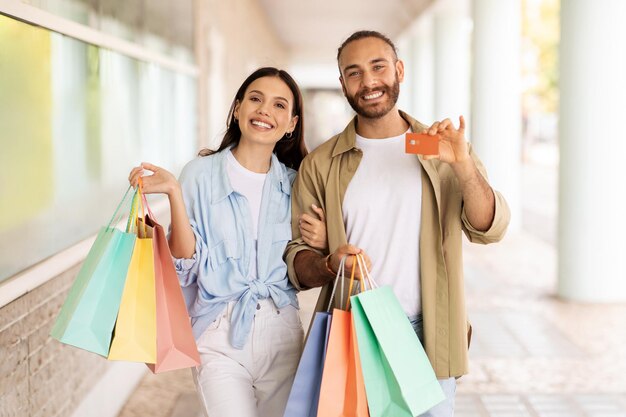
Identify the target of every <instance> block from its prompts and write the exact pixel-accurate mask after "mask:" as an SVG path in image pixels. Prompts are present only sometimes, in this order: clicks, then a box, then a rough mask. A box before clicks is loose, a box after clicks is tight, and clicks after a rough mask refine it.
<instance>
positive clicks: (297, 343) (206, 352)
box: [193, 299, 304, 417]
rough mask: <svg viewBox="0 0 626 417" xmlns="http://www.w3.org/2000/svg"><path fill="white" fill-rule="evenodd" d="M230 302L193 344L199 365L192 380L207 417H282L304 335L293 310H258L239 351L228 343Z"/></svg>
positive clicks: (267, 303) (265, 305)
mask: <svg viewBox="0 0 626 417" xmlns="http://www.w3.org/2000/svg"><path fill="white" fill-rule="evenodd" d="M233 306H234V302H231V303H229V304H228V306H227V308H226V309H225V310H224V312H223V313H222V314H221V315H220V316H219V317H218V318H217V319H216V320H215V321H214V322H213V323H212V324H211V325H209V327H208V328H207V330H206V331H205V332H204V333H203V334H202V335H201V336H200V338H199V339H198V340H197V344H198V351H199V352H200V359H201V365H200V366H198V367H197V368H196V369H195V370H194V372H193V374H194V379H195V382H196V387H197V389H198V393H199V394H200V399H201V401H202V404H203V405H204V409H205V414H206V416H207V417H232V416H237V417H282V415H283V413H284V411H285V406H286V404H287V398H288V397H289V391H290V390H291V384H292V382H293V377H294V375H295V373H296V369H297V367H298V361H299V359H300V354H301V353H302V343H303V337H304V333H303V330H302V322H301V321H300V317H299V315H298V310H297V309H295V308H294V307H293V306H287V307H283V308H281V309H277V308H276V306H275V305H274V302H273V301H272V300H271V299H266V300H261V301H260V302H259V304H258V305H257V310H256V315H255V317H254V323H253V325H252V330H251V332H250V336H249V337H248V341H247V342H246V345H245V346H244V348H243V349H242V350H239V349H235V348H233V347H232V346H231V344H230V342H229V337H228V333H229V330H230V315H231V313H232V309H233Z"/></svg>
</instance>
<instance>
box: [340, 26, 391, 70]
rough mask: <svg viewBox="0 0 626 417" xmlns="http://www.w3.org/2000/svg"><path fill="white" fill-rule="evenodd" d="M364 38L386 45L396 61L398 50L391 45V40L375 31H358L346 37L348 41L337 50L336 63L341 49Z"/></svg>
mask: <svg viewBox="0 0 626 417" xmlns="http://www.w3.org/2000/svg"><path fill="white" fill-rule="evenodd" d="M365 38H377V39H380V40H381V41H383V42H385V43H386V44H387V45H389V46H390V47H391V50H392V51H393V55H394V58H395V59H398V49H397V48H396V45H394V44H393V42H392V41H391V39H389V38H388V37H386V36H385V35H383V34H382V33H380V32H377V31H375V30H359V31H358V32H354V33H353V34H352V35H350V36H349V37H348V39H346V40H345V41H343V43H342V44H341V46H340V47H339V49H338V50H337V62H339V57H340V56H341V52H343V48H345V47H346V45H348V44H349V43H351V42H354V41H358V40H359V39H365Z"/></svg>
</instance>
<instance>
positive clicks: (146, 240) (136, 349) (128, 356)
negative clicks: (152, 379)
mask: <svg viewBox="0 0 626 417" xmlns="http://www.w3.org/2000/svg"><path fill="white" fill-rule="evenodd" d="M138 204H141V207H142V212H143V202H142V197H141V186H140V187H139V189H138V191H137V194H136V195H135V199H134V200H133V211H132V212H131V219H129V222H130V223H129V225H131V228H134V229H135V230H136V233H137V240H136V241H135V248H134V250H133V254H132V257H131V260H130V265H129V267H128V273H127V275H126V284H125V286H124V293H123V294H122V302H121V304H120V310H119V313H118V315H117V322H116V323H115V329H114V331H113V342H112V343H111V349H110V350H109V356H108V359H109V360H124V361H136V362H146V363H156V359H157V353H156V341H157V334H156V292H155V279H154V250H153V246H152V228H151V227H150V226H147V225H146V224H145V222H144V221H143V220H141V219H139V218H138V216H137V214H138V210H137V207H138ZM143 217H144V218H145V216H143Z"/></svg>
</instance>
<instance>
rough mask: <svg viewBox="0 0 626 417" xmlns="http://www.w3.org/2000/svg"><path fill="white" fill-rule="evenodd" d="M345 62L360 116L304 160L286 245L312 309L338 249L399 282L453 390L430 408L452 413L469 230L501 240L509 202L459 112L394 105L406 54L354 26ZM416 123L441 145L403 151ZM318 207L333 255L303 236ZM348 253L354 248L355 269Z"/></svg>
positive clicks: (345, 85) (384, 280)
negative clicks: (427, 118)
mask: <svg viewBox="0 0 626 417" xmlns="http://www.w3.org/2000/svg"><path fill="white" fill-rule="evenodd" d="M337 61H338V64H339V71H340V77H339V80H340V81H341V86H342V89H343V93H344V95H345V96H346V99H347V100H348V102H349V103H350V105H351V106H352V108H353V109H354V111H355V112H356V113H357V115H356V117H355V118H354V119H353V120H352V121H351V122H350V124H349V125H348V126H347V127H346V129H345V130H344V131H343V132H342V133H340V134H339V135H337V136H335V137H333V138H331V139H330V140H328V141H327V142H325V143H324V144H322V145H321V146H319V147H318V148H317V149H316V150H315V151H313V152H312V153H310V154H309V155H308V156H307V157H306V158H305V160H304V162H303V163H302V166H301V167H300V171H299V173H298V177H297V179H296V182H295V184H294V187H293V191H292V216H293V222H292V224H293V236H294V240H293V241H292V242H291V243H290V244H289V245H288V247H287V250H286V259H287V264H288V270H289V278H290V279H291V281H292V282H293V284H294V285H295V286H296V288H298V289H299V290H302V289H307V288H312V287H319V286H323V288H322V290H321V292H320V298H319V300H318V305H317V307H316V310H319V309H323V308H324V305H325V304H326V303H327V302H328V297H329V296H330V291H329V285H328V284H329V283H330V282H331V281H332V280H333V278H334V277H335V272H336V271H337V269H338V266H339V262H340V259H341V258H342V257H343V256H344V255H348V254H356V253H362V254H363V255H364V256H365V259H366V260H367V262H368V263H370V264H371V275H372V277H374V279H376V280H377V282H378V284H379V285H390V286H391V287H392V288H393V290H394V293H395V294H396V296H397V297H398V300H399V301H400V304H401V305H402V307H403V308H404V311H405V313H406V314H407V316H409V318H410V319H411V323H412V324H413V327H414V328H415V331H416V333H417V334H418V336H419V337H420V340H421V341H422V343H423V345H424V348H425V350H426V353H427V355H428V357H429V359H430V362H431V364H432V366H433V369H434V370H435V373H436V375H437V378H439V381H440V383H441V385H442V388H443V390H444V393H445V394H446V400H445V401H444V402H442V403H440V404H439V405H437V406H435V407H434V408H432V409H431V410H430V411H429V412H427V413H426V414H424V416H452V415H453V414H454V393H455V390H456V382H455V377H459V376H461V375H464V374H465V373H467V362H468V354H467V349H468V344H469V334H470V326H469V324H468V322H467V318H466V312H465V299H464V288H463V268H462V253H461V231H463V232H464V233H465V235H466V236H467V237H468V238H469V240H470V241H472V242H477V243H483V244H486V243H491V242H496V241H498V240H500V239H501V238H502V237H503V236H504V233H505V231H506V228H507V226H508V222H509V209H508V206H507V204H506V202H505V200H504V198H503V197H502V196H501V195H500V194H499V193H498V192H496V191H494V190H492V188H491V187H490V186H489V184H488V182H487V180H486V173H485V169H484V167H483V165H482V164H481V162H480V161H479V160H478V158H477V157H476V155H475V154H474V153H473V151H472V149H471V147H470V145H469V144H468V143H467V142H466V140H465V136H464V130H465V122H464V120H463V117H460V120H459V123H460V124H459V127H458V129H457V128H455V126H454V125H453V123H452V122H451V121H450V120H449V119H446V120H443V121H441V122H436V123H434V124H432V125H431V126H430V127H427V126H425V125H423V124H421V123H419V122H418V121H416V120H415V119H413V118H412V117H411V116H409V115H407V114H406V113H403V112H401V111H399V110H398V109H397V107H396V102H397V99H398V95H399V91H400V88H399V84H400V83H401V82H402V81H403V78H404V64H403V62H402V61H400V60H398V57H397V54H396V49H395V46H394V45H393V43H392V42H391V41H390V40H389V39H388V38H387V37H385V36H384V35H382V34H380V33H378V32H372V31H360V32H356V33H354V34H353V35H351V36H350V37H349V38H348V39H347V40H346V41H345V42H344V43H343V44H342V45H341V47H340V48H339V51H338V54H337ZM411 131H412V132H416V133H421V132H425V133H428V134H431V135H434V134H439V135H441V140H440V142H439V155H436V156H428V157H424V156H417V157H416V156H415V155H410V154H406V153H405V152H404V143H405V142H404V137H405V133H407V132H411ZM313 205H317V206H318V207H321V208H322V209H323V210H324V211H325V217H326V223H327V229H328V249H329V254H328V255H326V254H325V253H323V252H321V251H318V250H314V249H313V248H311V247H309V246H307V245H306V244H305V243H304V241H303V240H302V238H301V234H300V230H299V228H298V222H297V220H299V219H300V218H301V215H303V213H304V212H305V210H307V209H308V208H309V207H312V206H313ZM302 233H303V234H306V233H309V232H308V231H307V230H306V228H304V230H303V232H302ZM352 263H353V262H352V257H349V258H348V261H347V262H346V266H347V268H348V269H351V268H352V267H353V265H352ZM357 274H358V268H357Z"/></svg>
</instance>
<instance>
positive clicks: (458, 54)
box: [434, 8, 471, 124]
mask: <svg viewBox="0 0 626 417" xmlns="http://www.w3.org/2000/svg"><path fill="white" fill-rule="evenodd" d="M470 28H471V24H470V20H469V19H468V17H467V16H466V15H465V14H463V13H461V12H459V11H456V10H455V9H454V8H449V9H448V8H446V9H443V10H441V11H438V12H437V13H436V15H435V18H434V41H435V42H434V44H435V46H434V75H435V77H434V78H435V79H434V81H435V91H434V99H435V100H434V101H435V106H434V107H435V109H434V117H435V119H437V120H441V119H445V118H450V119H451V120H453V121H456V122H455V124H456V123H458V119H459V115H461V114H463V115H465V116H466V118H467V116H468V113H469V46H470Z"/></svg>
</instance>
